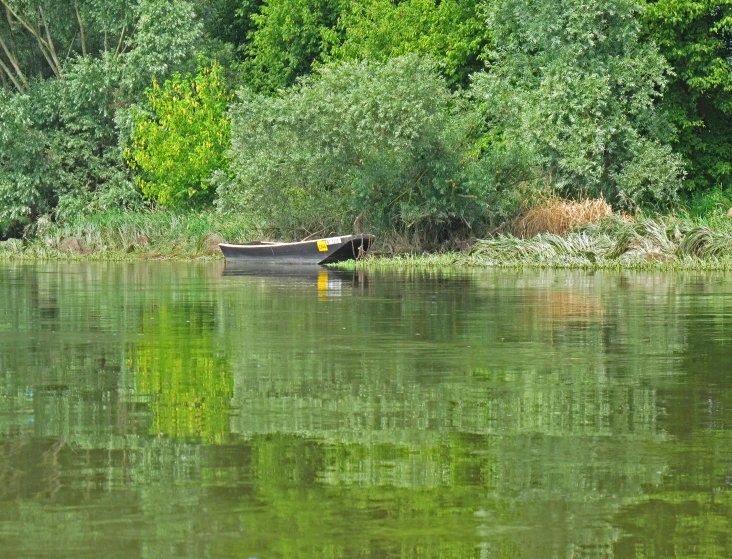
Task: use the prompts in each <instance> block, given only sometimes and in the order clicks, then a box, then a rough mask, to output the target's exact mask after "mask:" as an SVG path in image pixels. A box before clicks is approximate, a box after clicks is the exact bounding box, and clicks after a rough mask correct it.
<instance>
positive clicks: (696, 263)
mask: <svg viewBox="0 0 732 559" xmlns="http://www.w3.org/2000/svg"><path fill="white" fill-rule="evenodd" d="M265 235H266V233H265V232H263V231H261V230H259V229H257V228H256V226H255V225H254V224H253V223H252V222H251V221H249V220H247V219H246V218H245V217H242V216H222V215H219V214H216V213H213V212H211V213H202V214H172V213H165V212H144V213H142V212H141V213H129V214H119V213H116V214H102V215H98V216H93V217H90V218H88V219H85V220H81V221H78V222H76V223H74V224H71V225H66V226H63V227H59V226H57V225H55V224H53V223H50V222H44V221H43V220H40V221H39V222H38V223H37V224H36V226H35V228H34V229H33V230H32V231H29V234H28V237H27V238H26V239H24V240H21V239H11V240H8V241H4V242H1V243H0V259H3V260H11V259H12V260H48V259H54V260H140V259H184V260H185V259H205V258H210V259H221V258H223V257H222V255H221V253H220V251H219V248H218V244H219V243H220V242H224V241H227V242H232V241H234V242H236V241H244V240H248V239H255V238H263V237H264V236H265ZM391 240H392V239H385V238H384V237H383V236H382V237H381V239H377V245H376V246H375V247H374V248H375V249H376V252H377V255H376V256H373V257H371V258H368V259H366V260H363V261H360V262H349V263H345V264H341V267H346V268H363V269H391V268H450V267H454V268H457V267H460V268H480V267H506V268H520V267H540V268H580V269H621V268H622V269H657V270H682V269H696V270H731V269H732V219H730V218H728V217H727V216H726V215H724V214H723V213H718V214H713V215H712V216H711V217H707V218H694V217H690V216H688V215H685V214H683V215H667V216H655V217H637V218H635V219H633V220H628V219H627V216H626V218H621V217H618V216H615V215H610V216H608V217H605V218H603V219H601V220H599V221H597V222H596V223H591V224H588V225H584V226H581V227H574V228H572V229H570V230H569V231H567V232H566V233H564V234H556V233H547V232H544V233H539V234H537V235H535V236H533V237H532V238H528V239H525V238H519V237H516V236H513V235H511V234H509V233H506V234H498V235H495V236H494V237H493V238H488V239H482V240H474V241H473V242H471V243H470V244H469V245H468V247H469V248H466V249H465V250H464V251H460V252H457V251H456V252H443V253H419V252H418V250H416V249H415V247H412V250H411V251H408V252H404V253H402V254H395V253H392V252H390V251H386V252H385V249H386V248H388V247H389V246H394V243H392V242H391ZM379 241H381V242H379ZM379 245H381V246H379ZM379 251H381V252H380V253H379Z"/></svg>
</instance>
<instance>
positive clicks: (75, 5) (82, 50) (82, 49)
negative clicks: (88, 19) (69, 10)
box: [74, 2, 86, 56]
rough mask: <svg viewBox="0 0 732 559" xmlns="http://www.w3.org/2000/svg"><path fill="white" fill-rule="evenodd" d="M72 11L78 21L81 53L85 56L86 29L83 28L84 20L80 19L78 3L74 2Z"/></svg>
mask: <svg viewBox="0 0 732 559" xmlns="http://www.w3.org/2000/svg"><path fill="white" fill-rule="evenodd" d="M74 12H76V21H78V22H79V33H80V35H81V54H82V56H86V29H84V22H83V21H82V20H81V14H80V13H79V4H78V3H76V2H74Z"/></svg>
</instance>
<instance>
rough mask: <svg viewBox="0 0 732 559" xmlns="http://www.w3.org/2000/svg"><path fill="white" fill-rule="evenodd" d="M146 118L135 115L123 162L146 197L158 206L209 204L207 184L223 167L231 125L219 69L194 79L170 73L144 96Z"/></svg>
mask: <svg viewBox="0 0 732 559" xmlns="http://www.w3.org/2000/svg"><path fill="white" fill-rule="evenodd" d="M147 99H148V102H149V103H150V110H151V114H149V115H147V114H144V113H141V112H140V113H137V116H136V118H135V129H134V132H133V135H132V143H131V146H130V148H128V149H127V151H126V152H125V155H126V158H127V161H128V162H129V163H130V165H131V166H132V168H133V169H135V170H138V171H139V172H140V175H139V176H138V177H137V179H136V180H137V183H138V185H139V186H140V189H141V190H142V192H143V194H145V196H147V197H149V198H151V199H154V200H156V201H157V202H158V203H160V204H161V205H163V206H171V207H176V206H186V205H200V204H204V203H207V202H210V201H211V200H212V197H213V189H212V187H210V184H209V181H208V179H209V178H210V176H211V174H212V172H213V171H215V170H218V169H221V168H224V167H225V166H226V161H225V159H224V151H225V150H226V149H227V148H228V146H229V135H230V126H229V120H228V118H227V117H226V114H225V113H226V108H227V104H228V102H229V99H230V97H229V94H228V92H227V88H226V83H225V81H224V78H223V69H222V68H221V66H219V65H216V64H215V65H214V66H213V67H212V68H210V69H208V68H203V69H201V70H200V71H199V72H198V74H197V75H196V76H195V77H194V76H192V75H190V74H188V75H186V76H185V77H181V75H180V74H175V75H174V76H173V77H172V78H171V79H170V80H167V81H166V82H165V84H164V85H163V86H162V87H160V86H159V85H158V84H157V82H153V85H152V88H151V89H149V90H148V92H147Z"/></svg>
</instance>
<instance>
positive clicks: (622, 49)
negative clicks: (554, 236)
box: [475, 0, 682, 207]
mask: <svg viewBox="0 0 732 559" xmlns="http://www.w3.org/2000/svg"><path fill="white" fill-rule="evenodd" d="M641 14H642V6H641V4H639V3H638V2H636V1H635V0H563V1H562V2H556V1H554V0H497V1H496V2H495V3H494V4H493V6H492V7H491V9H490V11H489V17H488V24H489V26H490V28H491V31H492V33H493V38H494V41H495V44H496V45H497V46H496V49H495V51H494V52H492V53H490V57H491V64H490V67H489V71H488V72H487V73H484V74H483V75H481V76H479V77H478V78H477V79H476V83H475V93H476V96H477V98H478V100H480V101H481V102H483V103H485V106H486V110H487V114H488V120H489V123H490V124H491V125H492V128H493V130H494V132H493V134H496V135H497V136H499V139H498V141H497V145H501V146H502V147H503V148H504V149H508V150H511V149H521V150H523V151H524V153H526V154H527V155H528V156H530V157H531V158H532V159H533V163H534V164H535V165H536V168H538V169H540V170H541V172H542V173H543V175H544V177H545V178H546V179H547V180H549V181H551V182H552V183H553V184H554V185H555V186H556V187H557V188H558V189H559V190H560V191H562V192H563V193H564V194H568V195H575V196H577V195H604V196H605V197H607V198H608V199H609V200H611V201H613V202H614V203H617V204H619V205H624V206H631V207H632V206H636V205H643V204H665V203H668V202H669V201H672V200H673V199H674V198H675V197H676V192H677V190H678V189H679V186H680V181H681V176H682V169H681V165H680V161H679V158H678V156H676V155H674V154H673V153H672V151H671V148H670V147H669V146H668V144H667V143H665V140H667V139H668V138H669V137H670V133H671V128H670V126H669V124H668V122H667V121H666V119H665V118H664V115H663V114H662V113H661V112H659V111H658V110H657V109H656V102H657V101H658V99H659V97H660V95H661V92H662V91H663V90H664V88H665V87H666V84H667V82H668V74H669V68H668V65H667V64H666V61H665V60H664V58H663V57H662V56H661V54H660V53H659V51H658V48H657V47H656V45H655V44H654V43H653V42H650V41H642V40H641V22H640V18H641ZM496 131H498V133H496Z"/></svg>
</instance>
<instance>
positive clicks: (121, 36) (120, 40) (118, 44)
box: [114, 25, 127, 54]
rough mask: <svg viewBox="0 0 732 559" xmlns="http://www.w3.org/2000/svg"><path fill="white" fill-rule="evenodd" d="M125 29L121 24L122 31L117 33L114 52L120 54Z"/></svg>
mask: <svg viewBox="0 0 732 559" xmlns="http://www.w3.org/2000/svg"><path fill="white" fill-rule="evenodd" d="M125 31H127V26H126V25H123V26H122V33H120V35H119V41H117V48H116V49H115V51H114V54H120V53H121V52H122V47H123V46H124V43H123V41H124V39H125Z"/></svg>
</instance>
